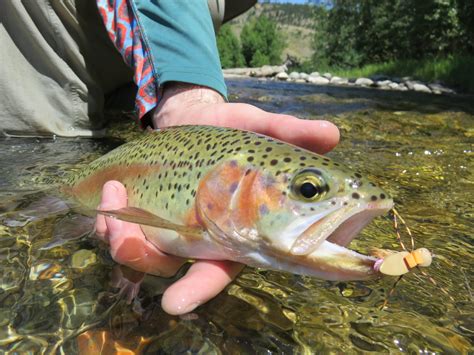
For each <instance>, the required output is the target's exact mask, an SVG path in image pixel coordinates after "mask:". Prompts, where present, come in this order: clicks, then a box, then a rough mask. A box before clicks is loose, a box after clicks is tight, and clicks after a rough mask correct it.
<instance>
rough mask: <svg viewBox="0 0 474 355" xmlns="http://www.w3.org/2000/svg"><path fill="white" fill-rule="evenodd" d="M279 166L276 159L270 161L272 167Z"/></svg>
mask: <svg viewBox="0 0 474 355" xmlns="http://www.w3.org/2000/svg"><path fill="white" fill-rule="evenodd" d="M277 164H278V160H276V159H272V160H271V161H270V165H271V166H275V165H277Z"/></svg>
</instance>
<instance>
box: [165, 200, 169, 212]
mask: <svg viewBox="0 0 474 355" xmlns="http://www.w3.org/2000/svg"><path fill="white" fill-rule="evenodd" d="M168 206H169V203H168V202H166V204H165V210H167V209H168Z"/></svg>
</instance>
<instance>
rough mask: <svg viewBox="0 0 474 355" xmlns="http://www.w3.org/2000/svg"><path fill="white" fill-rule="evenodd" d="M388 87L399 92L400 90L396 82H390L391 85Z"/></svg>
mask: <svg viewBox="0 0 474 355" xmlns="http://www.w3.org/2000/svg"><path fill="white" fill-rule="evenodd" d="M388 87H389V88H390V89H392V90H398V89H399V88H400V86H399V85H398V84H397V83H394V82H390V84H388Z"/></svg>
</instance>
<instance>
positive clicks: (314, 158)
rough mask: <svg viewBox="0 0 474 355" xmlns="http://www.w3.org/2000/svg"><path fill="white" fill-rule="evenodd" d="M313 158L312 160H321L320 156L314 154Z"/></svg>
mask: <svg viewBox="0 0 474 355" xmlns="http://www.w3.org/2000/svg"><path fill="white" fill-rule="evenodd" d="M311 159H312V160H319V157H316V156H312V157H311Z"/></svg>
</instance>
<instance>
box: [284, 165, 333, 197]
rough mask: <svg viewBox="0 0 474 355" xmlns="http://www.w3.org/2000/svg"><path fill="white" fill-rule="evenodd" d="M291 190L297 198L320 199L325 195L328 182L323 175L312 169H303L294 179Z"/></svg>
mask: <svg viewBox="0 0 474 355" xmlns="http://www.w3.org/2000/svg"><path fill="white" fill-rule="evenodd" d="M291 190H292V194H293V196H294V197H296V198H297V199H300V200H304V201H318V200H319V199H321V198H322V196H324V195H325V193H326V191H327V184H326V182H325V181H324V179H323V177H322V176H320V175H318V174H316V173H314V172H312V171H303V172H301V173H299V174H298V175H297V176H296V177H295V178H294V179H293V181H292V185H291Z"/></svg>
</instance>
